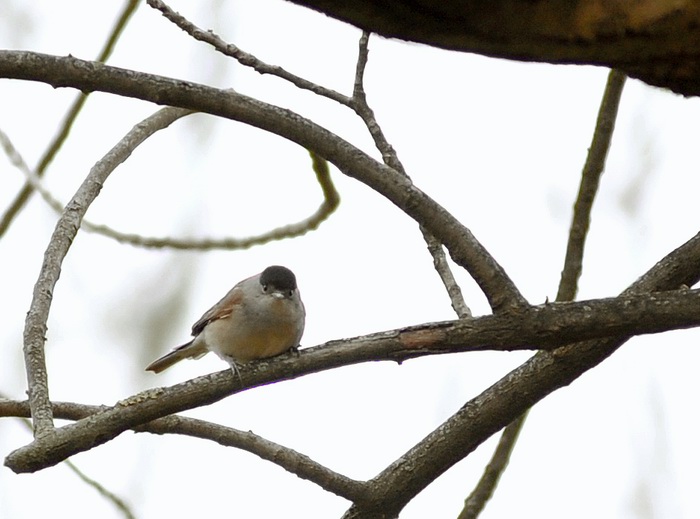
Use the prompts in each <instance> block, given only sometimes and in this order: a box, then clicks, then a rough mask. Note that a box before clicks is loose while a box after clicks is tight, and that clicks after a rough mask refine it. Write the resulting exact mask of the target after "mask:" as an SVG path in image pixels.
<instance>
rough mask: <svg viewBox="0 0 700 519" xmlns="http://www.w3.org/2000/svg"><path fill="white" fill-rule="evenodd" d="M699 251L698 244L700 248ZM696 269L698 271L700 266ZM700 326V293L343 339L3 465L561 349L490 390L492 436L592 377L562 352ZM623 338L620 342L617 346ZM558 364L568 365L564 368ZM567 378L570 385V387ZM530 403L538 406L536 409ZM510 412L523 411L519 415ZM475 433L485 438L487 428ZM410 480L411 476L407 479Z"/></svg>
mask: <svg viewBox="0 0 700 519" xmlns="http://www.w3.org/2000/svg"><path fill="white" fill-rule="evenodd" d="M691 245H696V246H697V250H695V249H694V248H692V247H691ZM679 250H680V251H681V252H680V253H678V254H677V255H679V256H681V257H682V258H687V259H688V261H690V262H692V261H695V260H696V259H697V260H698V261H695V263H692V265H700V235H698V237H696V238H694V239H693V240H691V242H689V245H686V246H685V247H684V248H682V249H679ZM694 254H696V255H694ZM674 257H675V256H674ZM688 268H689V267H688V265H685V266H680V267H679V269H680V270H679V273H680V274H683V273H685V272H686V271H687V270H688ZM698 269H699V270H700V267H698ZM670 270H672V269H671V267H670V266H669V267H665V270H664V272H666V271H670ZM676 277H677V278H682V279H681V281H680V282H678V283H675V284H676V285H680V284H682V283H683V282H684V281H685V282H691V281H692V280H691V279H690V277H691V276H688V275H685V276H676ZM654 279H656V278H654ZM667 285H670V283H667ZM645 286H649V285H645ZM698 325H700V290H678V291H673V292H659V293H654V294H648V295H643V294H640V295H626V296H621V297H619V298H614V299H602V300H595V301H584V302H577V303H553V304H545V305H541V306H536V307H530V308H527V309H524V310H523V311H522V312H518V313H511V312H507V313H501V314H496V315H488V316H484V317H478V318H474V319H469V320H464V319H461V320H457V321H447V322H442V323H431V324H426V325H421V326H414V327H409V328H402V329H398V330H390V331H386V332H381V333H376V334H372V335H367V336H363V337H356V338H354V339H347V340H343V341H331V342H329V343H326V344H324V345H322V346H318V347H314V348H308V349H305V350H302V351H301V352H300V353H299V355H298V356H297V355H286V356H280V357H277V358H275V359H272V360H270V361H269V362H256V363H251V364H249V365H241V366H240V370H239V371H240V379H239V377H234V376H233V375H232V373H231V370H229V369H227V370H225V371H221V372H218V373H212V374H210V375H205V376H202V377H198V378H195V379H193V380H189V381H187V382H183V383H181V384H177V385H175V386H172V387H169V388H156V389H151V390H147V391H144V392H142V393H139V394H136V395H134V396H132V397H129V398H127V399H125V400H123V401H121V402H118V403H117V404H116V405H115V406H114V407H107V408H104V409H102V410H101V411H100V412H99V413H97V414H94V415H92V416H90V417H88V418H85V419H83V420H79V421H78V422H76V423H74V424H70V425H66V426H64V427H61V428H59V429H55V430H53V431H52V432H51V434H49V435H47V436H45V437H42V438H39V439H37V440H35V441H34V442H33V443H31V444H29V445H27V446H25V447H22V448H20V449H18V450H16V451H14V452H12V453H10V455H9V456H8V457H7V458H6V460H5V465H7V466H8V467H10V468H11V469H12V470H14V471H15V472H33V471H36V470H40V469H42V468H45V467H48V466H51V465H55V464H56V463H59V462H60V461H62V460H63V459H65V458H67V457H69V456H72V455H73V454H76V453H78V452H82V451H85V450H88V449H91V448H92V447H95V446H97V445H101V444H103V443H105V442H107V441H109V440H111V439H112V438H114V437H116V436H117V435H119V434H121V433H122V432H124V431H126V430H128V429H130V428H133V427H136V426H138V425H140V424H143V423H146V422H150V421H151V420H154V419H156V418H160V417H163V416H166V415H169V414H172V413H178V412H181V411H184V410H186V409H192V408H194V407H200V406H203V405H208V404H212V403H214V402H216V401H218V400H221V399H222V398H225V397H226V396H229V395H231V394H234V393H237V392H240V391H242V390H244V389H249V388H253V387H257V386H261V385H265V384H270V383H272V382H277V381H281V380H289V379H293V378H297V377H300V376H303V375H308V374H310V373H316V372H319V371H324V370H328V369H333V368H337V367H341V366H348V365H351V364H357V363H360V362H367V361H380V360H391V361H397V362H402V361H404V360H407V359H411V358H415V357H420V356H424V355H434V354H443V353H453V352H462V351H482V350H501V351H511V350H523V349H526V350H530V349H543V350H545V349H550V350H553V351H552V353H547V354H546V355H545V357H544V359H542V360H538V361H537V363H536V367H530V368H527V369H526V368H522V369H523V370H524V371H526V372H527V376H524V375H523V376H515V375H513V376H512V377H511V378H509V379H508V383H507V389H508V392H507V394H504V395H501V393H504V392H505V390H504V389H500V388H499V389H497V390H496V389H493V388H492V389H490V390H487V393H486V394H487V395H488V398H494V399H496V400H498V398H504V399H505V400H498V402H499V403H493V404H491V405H494V406H496V410H497V411H498V413H497V414H495V415H494V409H493V408H492V407H488V408H487V409H486V411H485V412H486V416H487V418H485V419H482V418H479V419H478V420H476V418H474V417H472V419H473V420H476V421H475V423H478V424H479V427H480V428H484V430H490V431H491V433H493V432H496V431H497V430H498V429H500V428H501V427H503V426H504V425H506V423H508V421H510V420H512V419H514V418H515V417H516V416H518V414H520V413H522V411H524V409H520V407H519V406H518V405H516V404H518V403H519V402H520V400H522V399H525V400H526V401H527V402H530V399H532V398H537V399H540V398H543V397H544V396H546V394H548V393H550V392H551V391H554V390H555V389H557V388H559V387H561V385H563V384H564V382H562V380H567V382H566V383H568V382H570V381H571V380H573V378H576V377H577V376H578V375H580V374H581V373H582V372H583V371H585V368H586V366H587V364H585V362H583V361H581V362H579V361H578V360H577V356H578V355H579V354H578V348H579V347H580V348H581V356H582V358H583V359H584V361H585V360H586V359H587V358H588V357H589V356H591V355H593V354H596V353H598V350H597V349H596V347H595V344H594V343H579V344H574V345H572V346H571V347H568V348H559V346H560V345H562V344H567V343H572V342H574V341H580V340H585V339H591V338H599V337H620V336H622V337H628V336H630V335H636V334H642V333H657V332H662V331H667V330H671V329H678V328H688V327H693V326H698ZM622 340H623V339H615V341H617V342H621V341H622ZM613 342H614V341H613ZM606 344H607V343H606ZM562 351H566V352H567V353H566V355H564V354H562V353H560V352H562ZM600 351H601V352H603V351H606V350H604V349H602V350H600ZM560 357H561V358H562V359H563V360H561V361H560V362H559V361H558V359H559V358H560ZM535 358H538V357H535ZM600 360H602V359H600ZM556 362H559V363H558V364H557V365H560V366H561V365H563V366H565V367H566V370H565V371H564V372H559V371H557V370H556V369H554V368H553V367H552V366H551V365H552V364H555V363H556ZM526 364H527V363H526ZM540 364H543V365H544V366H545V367H546V368H548V369H545V368H542V369H543V370H544V372H545V373H546V374H547V376H546V377H544V376H543V375H537V376H536V377H535V378H534V379H533V378H532V377H533V375H532V373H531V372H532V371H534V370H536V369H539V366H540ZM568 364H572V365H573V366H574V367H578V368H579V369H581V370H582V371H581V372H576V371H574V370H572V369H571V368H568V367H567V366H568ZM528 365H529V364H528ZM519 369H520V368H519ZM516 371H517V370H516ZM565 375H566V376H570V377H572V378H571V379H570V380H569V379H566V378H565ZM494 387H496V386H494ZM518 388H521V389H522V393H523V394H522V395H519V396H517V395H515V396H514V395H513V394H511V393H510V392H511V391H515V392H516V393H517V392H518ZM494 391H495V392H496V393H494ZM525 395H527V398H526V396H525ZM483 398H484V399H487V397H483ZM479 402H481V400H479ZM504 402H505V403H504ZM532 403H534V401H531V402H530V405H531V404H532ZM474 405H477V404H474V403H473V402H472V403H470V404H468V406H471V407H473V406H474ZM478 405H481V404H480V403H479V404H478ZM511 405H514V406H515V407H514V409H516V411H515V414H513V411H512V410H511ZM471 407H470V409H471ZM518 411H519V412H518ZM507 417H510V418H509V420H507V421H506V422H505V423H503V422H502V420H503V419H505V418H507ZM460 427H464V424H460ZM494 427H495V429H493V428H494ZM477 430H478V431H481V432H483V430H482V429H477ZM463 432H464V431H463ZM465 434H466V433H465ZM468 436H469V437H472V436H473V434H472V432H469V435H468ZM478 437H479V440H478V443H481V442H482V441H484V440H485V439H486V438H488V436H485V437H483V436H481V435H479V436H478ZM464 441H466V440H464V439H463V440H460V441H459V442H458V444H459V445H462V444H463V443H464ZM474 441H477V440H474ZM478 443H477V444H476V445H478ZM476 445H474V447H475V446H476ZM431 456H432V454H431ZM402 473H403V474H404V476H406V474H405V472H402ZM424 484H427V482H424Z"/></svg>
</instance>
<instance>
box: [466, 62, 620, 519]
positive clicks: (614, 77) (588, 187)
mask: <svg viewBox="0 0 700 519" xmlns="http://www.w3.org/2000/svg"><path fill="white" fill-rule="evenodd" d="M624 84H625V76H624V74H621V73H620V72H617V71H615V70H611V71H610V74H608V81H607V84H606V87H605V92H604V93H603V99H602V100H601V104H600V108H599V111H598V119H597V121H596V127H595V130H594V132H593V142H592V144H591V147H590V148H589V150H588V157H587V158H586V163H585V165H584V167H583V172H582V174H581V187H580V189H579V195H578V198H577V199H576V205H575V208H574V216H573V222H572V224H571V231H570V232H569V242H568V245H567V253H566V259H565V261H564V268H563V270H562V274H561V280H560V282H559V291H558V294H557V301H560V302H565V301H573V300H574V298H575V297H576V292H577V288H578V279H579V276H580V274H581V269H582V265H583V250H584V245H585V242H586V236H587V235H588V228H589V222H590V216H591V209H592V208H593V199H594V198H595V195H596V193H597V192H598V186H599V184H600V182H599V180H600V175H601V174H602V172H603V168H604V166H605V159H606V157H607V155H608V149H609V148H610V142H611V140H612V133H613V130H614V127H615V119H616V118H617V109H618V107H619V105H620V97H621V96H622V89H623V87H624ZM528 412H529V411H526V412H525V413H523V414H522V416H520V417H518V418H517V419H515V420H514V421H513V422H511V423H510V424H508V425H507V426H506V428H505V429H503V433H502V434H501V439H500V441H499V442H498V447H496V450H495V451H494V453H493V457H492V458H491V460H490V461H489V463H488V465H487V467H486V470H485V471H484V475H483V477H482V478H481V479H480V480H479V483H478V484H477V486H476V488H474V490H473V492H472V493H471V494H469V496H468V497H467V499H466V500H465V502H464V508H463V509H462V512H461V513H460V515H459V519H475V518H476V517H478V516H479V514H480V513H481V511H482V510H483V509H484V506H485V505H486V502H487V501H488V500H489V499H491V496H492V495H493V492H494V490H495V487H496V485H497V484H498V481H499V479H500V475H501V473H502V471H504V470H505V468H506V466H507V465H508V459H509V458H510V455H511V453H512V451H513V448H514V447H515V442H516V441H517V440H518V436H519V433H520V430H521V429H522V427H523V424H524V423H525V420H526V419H527V415H528Z"/></svg>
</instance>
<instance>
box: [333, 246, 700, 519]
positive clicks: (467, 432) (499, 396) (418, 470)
mask: <svg viewBox="0 0 700 519" xmlns="http://www.w3.org/2000/svg"><path fill="white" fill-rule="evenodd" d="M698 280H700V234H697V235H695V236H694V237H693V238H691V239H690V240H689V241H687V242H686V243H685V244H683V245H681V246H680V247H679V248H677V249H676V250H675V251H673V252H671V253H670V254H668V255H667V256H666V257H665V258H663V259H662V260H661V261H660V262H659V263H657V264H656V265H655V266H654V267H653V268H652V269H651V270H649V271H648V272H647V273H646V274H644V275H643V276H642V277H641V278H639V279H638V280H637V281H636V282H635V283H634V284H633V285H632V286H631V287H629V288H628V289H627V290H626V291H625V293H624V294H626V295H629V294H639V293H643V292H653V291H657V290H662V289H669V288H672V287H681V286H683V285H692V284H695V283H697V282H698ZM570 304H571V303H570ZM627 339H628V337H613V338H608V339H601V340H588V341H584V342H577V343H574V344H568V345H566V346H562V347H560V348H556V349H553V350H551V351H540V352H538V353H537V354H536V355H534V356H533V357H532V358H531V359H530V360H528V361H527V362H525V363H523V364H522V365H520V366H519V367H517V368H516V369H514V370H513V371H511V372H510V373H508V374H507V375H506V376H505V377H503V378H502V379H501V380H499V381H498V382H496V383H495V384H493V385H492V386H491V387H489V388H488V389H486V390H485V391H483V392H482V393H481V394H480V395H478V396H477V397H475V398H473V399H472V400H470V401H469V402H467V403H466V404H465V405H464V406H463V407H462V408H461V409H460V410H459V411H457V413H455V414H454V415H453V416H451V417H450V418H449V419H447V420H446V421H445V422H444V423H443V424H442V425H440V426H439V427H438V428H437V429H435V430H434V431H433V432H432V433H430V434H429V435H428V436H426V437H425V438H424V439H423V440H422V441H421V442H419V443H418V444H417V445H416V446H414V447H413V448H411V449H410V450H409V451H408V452H406V453H405V454H403V455H402V456H401V457H399V458H398V459H397V460H396V461H395V462H394V463H392V464H391V465H389V466H388V467H387V468H386V469H385V470H384V471H383V472H381V473H380V474H379V475H378V476H376V477H375V478H374V479H372V480H370V481H369V483H370V488H371V489H372V496H371V498H370V499H369V500H368V501H367V502H364V503H355V504H354V505H353V506H352V507H351V508H350V509H349V510H348V511H347V513H346V514H345V516H344V518H345V519H350V518H352V519H359V518H363V519H375V518H388V517H395V516H397V515H398V513H399V512H400V511H401V510H402V509H403V507H404V506H406V504H407V503H408V502H409V501H410V500H411V499H413V498H414V497H415V496H416V495H417V494H418V493H419V492H421V491H422V490H423V489H424V488H425V487H426V486H428V485H429V484H430V483H431V482H432V481H434V480H435V479H436V478H437V477H438V476H440V475H441V474H443V473H444V472H445V471H446V470H447V469H449V468H450V467H452V466H453V465H454V464H455V463H457V462H458V461H460V460H461V459H464V457H466V456H468V455H469V454H470V453H471V452H472V451H473V450H474V449H476V447H477V446H479V445H480V444H481V443H482V442H483V441H485V440H486V439H487V438H489V437H490V436H491V435H492V434H494V433H496V432H497V431H498V430H500V429H501V428H503V427H505V426H506V425H507V424H509V423H510V422H511V421H512V420H513V419H515V418H516V417H517V416H519V415H521V414H522V413H524V412H525V411H526V410H527V409H529V408H530V407H532V406H533V405H534V404H536V403H537V402H539V401H540V400H541V399H543V398H544V397H545V396H547V395H548V394H549V393H551V392H553V391H555V390H557V389H559V388H560V387H563V386H566V385H568V384H570V383H571V382H573V381H574V380H576V379H577V378H578V377H579V376H581V375H582V374H583V373H585V372H586V371H588V370H589V369H591V368H593V367H595V366H597V365H598V364H599V363H601V362H602V361H603V360H605V359H606V358H607V357H609V356H610V355H612V354H613V353H614V352H615V350H617V349H618V348H619V347H620V346H621V345H622V344H624V343H625V341H626V340H627ZM427 460H429V462H428V461H427Z"/></svg>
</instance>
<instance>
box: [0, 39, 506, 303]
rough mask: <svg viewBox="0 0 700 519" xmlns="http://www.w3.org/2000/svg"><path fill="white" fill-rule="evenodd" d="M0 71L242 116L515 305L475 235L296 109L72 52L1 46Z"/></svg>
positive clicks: (496, 297)
mask: <svg viewBox="0 0 700 519" xmlns="http://www.w3.org/2000/svg"><path fill="white" fill-rule="evenodd" d="M0 77H6V78H14V79H26V80H30V81H41V82H45V83H48V84H50V85H52V86H54V87H67V86H70V87H73V88H79V89H81V90H88V91H89V90H99V91H103V92H109V93H113V94H117V95H122V96H127V97H134V98H136V99H142V100H144V101H151V102H153V103H158V104H167V105H171V106H177V107H181V108H187V109H191V110H197V111H199V112H205V113H209V114H212V115H218V116H221V117H225V118H227V119H233V120H236V121H240V122H242V123H245V124H249V125H251V126H255V127H257V128H260V129H262V130H266V131H269V132H271V133H274V134H277V135H280V136H282V137H284V138H286V139H288V140H290V141H292V142H296V143H297V144H299V145H300V146H303V147H304V148H306V149H308V150H311V151H313V152H315V153H317V154H318V155H320V156H321V157H323V158H325V159H326V160H328V161H329V162H331V163H333V164H334V165H335V166H336V167H337V168H338V169H339V170H340V171H341V172H343V173H344V174H346V175H348V176H350V177H353V178H355V179H357V180H359V181H360V182H363V183H365V184H367V185H368V186H369V187H371V188H372V189H374V190H375V191H377V192H378V193H380V194H382V195H383V196H385V197H386V198H388V199H389V200H390V201H391V202H392V203H394V204H395V205H396V206H398V207H399V208H400V209H402V210H403V211H404V212H405V213H406V214H408V215H409V216H410V217H412V218H413V219H415V220H416V221H417V222H418V223H419V224H420V225H422V226H423V227H424V228H426V229H427V230H428V231H429V232H430V233H431V234H432V235H434V236H435V237H436V238H437V239H438V240H440V241H441V242H442V243H443V244H444V245H445V246H446V247H447V249H448V250H449V252H450V255H451V256H452V259H453V260H454V261H455V262H456V263H457V264H458V265H461V266H462V267H464V268H465V269H466V270H467V271H468V272H469V273H470V274H471V276H472V277H473V278H474V280H475V281H476V282H477V283H478V284H479V286H480V287H481V289H482V290H483V292H484V294H486V296H487V297H488V299H489V302H490V304H491V306H492V308H494V309H496V310H500V309H504V308H517V306H519V304H517V303H514V300H513V294H516V293H518V291H517V288H516V287H515V285H514V283H513V281H512V280H511V279H510V278H509V277H508V275H507V274H506V273H505V271H504V270H503V268H502V267H501V266H500V265H499V264H498V262H497V261H496V260H495V259H494V258H493V257H492V256H491V255H490V254H489V253H488V252H487V251H486V249H485V248H484V247H483V246H482V245H481V243H479V242H478V240H477V239H476V238H475V237H474V235H473V234H472V233H471V232H470V231H469V229H467V228H466V227H464V225H462V224H461V223H460V222H459V221H458V220H457V219H456V218H454V217H453V216H452V215H451V214H450V213H448V212H447V211H446V210H445V209H444V208H443V207H441V206H440V205H439V204H438V203H437V202H435V201H434V200H433V199H431V198H430V197H429V196H428V195H426V194H425V193H423V192H422V191H421V190H419V189H418V188H416V187H415V186H414V185H413V183H412V182H411V181H410V180H409V179H407V178H405V177H403V176H401V175H400V174H398V173H397V172H396V171H394V170H393V169H392V168H390V167H388V166H385V165H383V164H379V163H378V162H377V161H376V160H374V159H373V158H372V157H370V156H369V155H367V154H366V153H364V152H362V151H361V150H359V149H357V148H356V147H354V146H352V145H351V144H350V143H348V142H347V141H345V140H343V139H341V138H340V137H338V136H336V135H334V134H333V133H331V132H329V131H328V130H326V129H325V128H323V127H321V126H319V125H317V124H315V123H314V122H312V121H310V120H308V119H305V118H303V117H301V116H300V115H298V114H296V113H294V112H292V111H291V110H286V109H283V108H279V107H276V106H273V105H270V104H267V103H263V102H261V101H258V100H256V99H252V98H250V97H247V96H244V95H241V94H237V93H235V92H233V91H231V90H220V89H217V88H212V87H208V86H204V85H200V84H197V83H192V82H188V81H182V80H176V79H170V78H165V77H162V76H155V75H152V74H145V73H140V72H134V71H130V70H125V69H120V68H117V67H110V66H108V65H103V64H100V63H94V62H90V61H83V60H79V59H77V58H73V57H66V58H61V57H56V56H49V55H45V54H38V53H32V52H22V51H0Z"/></svg>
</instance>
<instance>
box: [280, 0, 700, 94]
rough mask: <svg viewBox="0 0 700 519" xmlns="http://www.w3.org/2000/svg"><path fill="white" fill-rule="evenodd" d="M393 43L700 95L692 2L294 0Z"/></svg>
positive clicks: (699, 8) (699, 17) (698, 20)
mask: <svg viewBox="0 0 700 519" xmlns="http://www.w3.org/2000/svg"><path fill="white" fill-rule="evenodd" d="M291 1H293V2H294V3H297V4H299V5H303V6H306V7H310V8H312V9H315V10H318V11H321V12H323V13H325V14H327V15H329V16H332V17H333V18H337V19H338V20H342V21H345V22H348V23H350V24H352V25H355V26H357V27H359V28H361V29H362V30H365V31H369V32H374V33H377V34H379V35H381V36H385V37H389V38H399V39H402V40H407V41H413V42H418V43H426V44H428V45H432V46H434V47H440V48H443V49H450V50H459V51H464V52H473V53H477V54H483V55H485V56H493V57H498V58H506V59H513V60H520V61H542V62H548V63H574V64H580V65H603V66H606V67H610V68H614V69H618V70H621V71H622V72H624V73H625V74H627V75H628V76H631V77H634V78H638V79H641V80H642V81H644V82H646V83H648V84H650V85H655V86H661V87H665V88H669V89H671V90H673V91H674V92H677V93H680V94H683V95H688V96H697V95H698V94H700V32H698V31H697V30H696V28H697V27H698V25H700V4H699V3H698V2H695V1H691V0H682V1H679V2H659V1H656V0H642V1H638V2H606V1H605V0H541V1H537V2H533V1H531V0H491V1H489V2H483V1H481V0H451V1H444V2H432V1H430V0H411V1H406V0H387V1H382V2H377V1H376V0H357V1H354V2H342V1H339V0H291Z"/></svg>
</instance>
